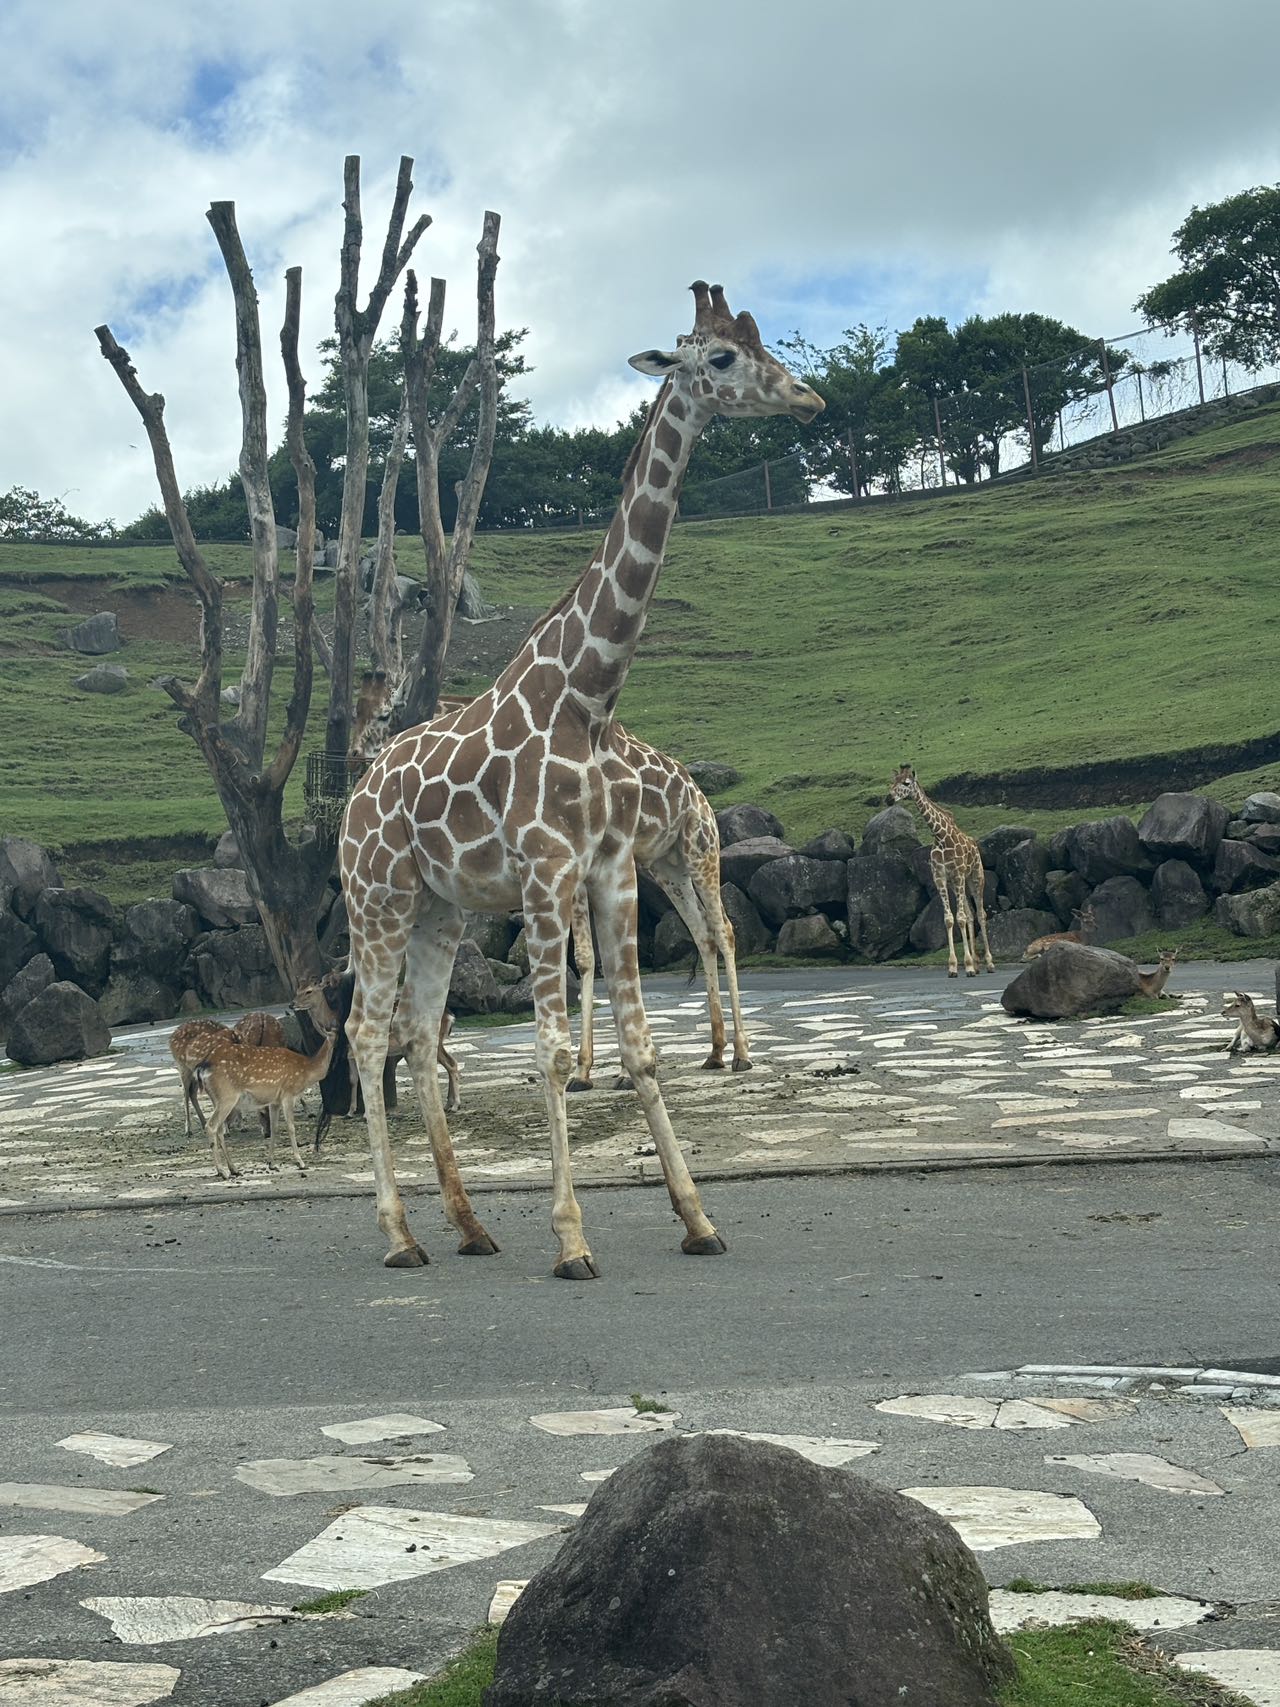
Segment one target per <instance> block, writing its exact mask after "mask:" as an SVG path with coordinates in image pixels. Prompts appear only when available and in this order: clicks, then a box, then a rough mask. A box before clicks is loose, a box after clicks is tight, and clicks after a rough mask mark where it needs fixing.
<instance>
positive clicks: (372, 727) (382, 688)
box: [347, 670, 396, 776]
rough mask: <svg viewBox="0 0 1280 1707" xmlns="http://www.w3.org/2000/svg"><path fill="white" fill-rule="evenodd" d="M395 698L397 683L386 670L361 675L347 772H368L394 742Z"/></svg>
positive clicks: (348, 751) (356, 773)
mask: <svg viewBox="0 0 1280 1707" xmlns="http://www.w3.org/2000/svg"><path fill="white" fill-rule="evenodd" d="M395 698H396V684H395V683H394V682H392V681H390V680H388V678H387V672H386V671H385V670H366V671H365V673H364V674H363V675H362V676H361V678H360V692H359V693H358V694H357V695H356V716H355V722H354V723H353V724H352V725H351V744H350V746H349V747H348V748H347V769H348V770H349V771H350V772H351V774H352V776H359V775H361V773H362V772H364V771H366V770H368V768H369V766H370V765H371V764H372V763H373V761H374V760H375V759H376V758H377V756H378V754H379V753H380V752H381V751H382V749H383V748H384V747H385V746H386V744H387V741H388V740H389V739H390V736H391V717H392V712H393V710H394V707H395Z"/></svg>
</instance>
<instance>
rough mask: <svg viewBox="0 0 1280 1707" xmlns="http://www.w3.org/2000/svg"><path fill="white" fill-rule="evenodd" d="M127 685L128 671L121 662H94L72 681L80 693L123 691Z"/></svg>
mask: <svg viewBox="0 0 1280 1707" xmlns="http://www.w3.org/2000/svg"><path fill="white" fill-rule="evenodd" d="M128 685H129V672H128V670H126V669H125V667H124V665H123V664H95V665H94V667H93V668H92V669H91V670H86V671H85V673H84V675H83V676H77V677H76V678H75V681H74V683H73V686H75V687H78V688H79V689H80V692H81V693H123V692H124V690H125V689H126V688H127V687H128Z"/></svg>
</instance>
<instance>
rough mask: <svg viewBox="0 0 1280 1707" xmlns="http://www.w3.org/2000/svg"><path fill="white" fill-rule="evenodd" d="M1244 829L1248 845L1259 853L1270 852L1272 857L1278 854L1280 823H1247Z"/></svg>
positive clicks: (1279, 850)
mask: <svg viewBox="0 0 1280 1707" xmlns="http://www.w3.org/2000/svg"><path fill="white" fill-rule="evenodd" d="M1230 827H1231V826H1230V825H1228V826H1227V828H1228V829H1230ZM1245 830H1246V833H1247V840H1248V842H1249V844H1250V846H1252V847H1255V848H1257V850H1258V852H1259V853H1264V854H1270V855H1271V856H1272V858H1273V859H1274V858H1275V857H1276V856H1277V855H1280V824H1247V825H1246V826H1245Z"/></svg>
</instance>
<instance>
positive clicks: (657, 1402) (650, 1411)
mask: <svg viewBox="0 0 1280 1707" xmlns="http://www.w3.org/2000/svg"><path fill="white" fill-rule="evenodd" d="M631 1408H632V1410H633V1411H639V1412H640V1414H641V1416H648V1415H652V1416H669V1415H670V1412H671V1406H670V1405H664V1404H663V1402H662V1400H661V1399H647V1398H646V1397H645V1396H644V1394H643V1393H633V1394H632V1395H631Z"/></svg>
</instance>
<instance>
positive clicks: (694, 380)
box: [631, 279, 826, 421]
mask: <svg viewBox="0 0 1280 1707" xmlns="http://www.w3.org/2000/svg"><path fill="white" fill-rule="evenodd" d="M689 288H690V289H691V290H692V291H693V299H694V302H695V304H696V307H697V311H696V314H695V316H694V322H693V331H692V332H688V333H686V334H685V335H684V336H682V337H679V338H677V339H676V347H675V349H674V350H642V351H641V352H640V354H639V355H637V356H632V357H631V366H632V367H633V368H636V369H637V370H638V371H639V372H640V373H650V374H655V375H656V376H657V377H658V378H659V379H666V380H669V381H670V382H671V384H672V386H673V387H675V388H676V389H679V390H683V391H685V392H687V393H688V395H689V396H690V397H692V398H693V400H694V402H695V403H696V404H697V405H699V406H700V407H701V408H703V409H706V410H708V411H709V412H710V413H712V414H715V415H737V416H756V415H790V416H791V417H792V418H793V419H794V420H797V421H812V420H813V419H814V417H815V416H816V415H820V414H821V413H822V411H823V410H824V409H825V408H826V404H825V403H824V402H823V401H822V399H821V397H819V396H818V393H817V392H816V391H815V390H814V389H813V387H812V386H809V385H806V384H805V382H804V381H803V380H802V379H797V378H796V376H795V375H794V374H793V373H789V372H788V370H787V369H786V368H785V367H784V366H783V365H782V363H781V362H780V361H779V360H778V359H777V357H776V356H772V355H770V354H769V352H768V350H766V349H765V347H764V345H763V343H762V342H761V341H760V330H759V328H758V327H757V325H756V323H755V321H754V320H753V319H752V317H751V315H750V314H748V313H747V312H746V311H745V310H744V311H743V312H742V313H741V314H734V313H732V312H731V311H730V308H729V305H728V303H727V302H726V301H725V298H724V288H723V286H721V285H707V284H705V283H704V282H703V281H702V280H701V279H698V280H696V281H695V282H694V284H692V285H691V286H690V287H689Z"/></svg>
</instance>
